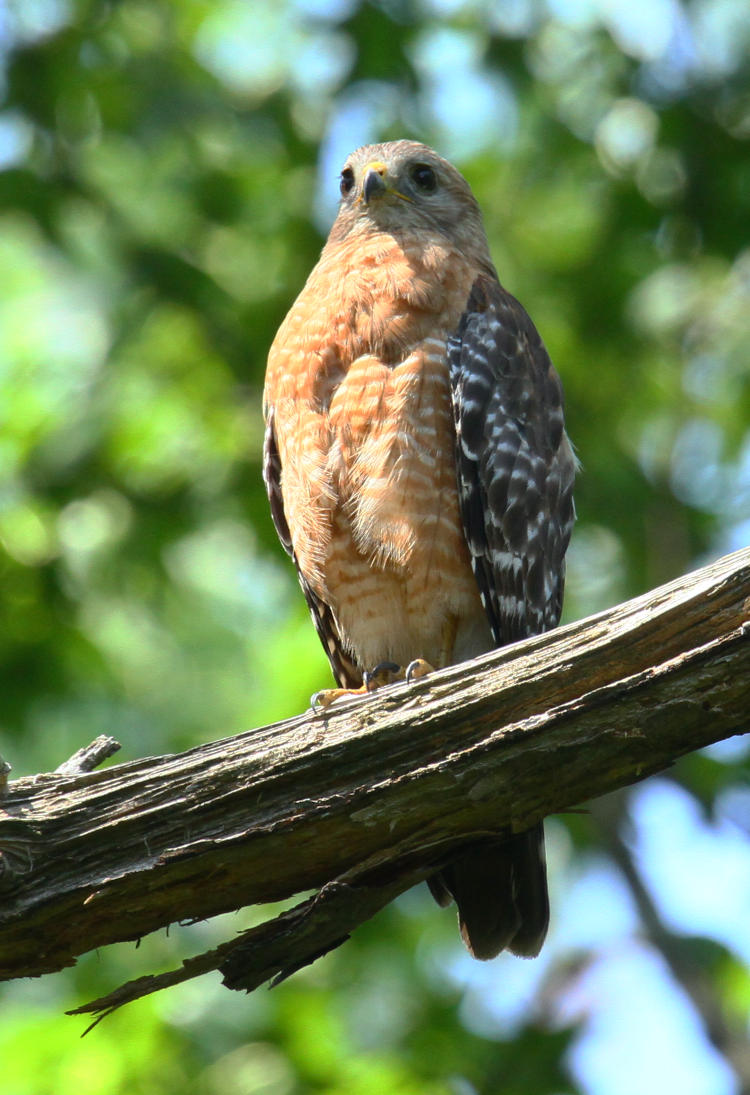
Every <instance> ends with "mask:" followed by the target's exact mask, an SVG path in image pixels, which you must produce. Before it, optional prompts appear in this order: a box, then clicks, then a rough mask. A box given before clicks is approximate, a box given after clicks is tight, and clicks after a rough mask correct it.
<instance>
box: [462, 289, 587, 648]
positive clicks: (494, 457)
mask: <svg viewBox="0 0 750 1095" xmlns="http://www.w3.org/2000/svg"><path fill="white" fill-rule="evenodd" d="M448 360H449V365H450V374H451V390H452V395H453V412H454V420H455V426H456V466H457V476H458V491H459V500H460V508H461V519H462V522H463V526H464V531H465V535H466V541H467V544H468V546H469V550H470V552H471V559H472V565H473V567H474V574H475V575H476V579H477V584H478V585H479V591H480V594H481V597H482V603H483V604H484V608H485V611H486V613H487V617H488V619H489V622H490V626H491V628H492V633H493V636H494V638H495V642H496V643H497V644H498V645H502V644H503V643H507V642H512V641H515V640H517V639H522V638H525V637H526V636H528V635H536V634H539V633H540V632H542V631H546V630H547V629H548V628H550V627H554V626H555V624H557V622H558V621H559V619H560V613H561V610H562V596H563V584H564V579H565V551H566V548H567V546H568V541H569V539H570V533H571V530H572V527H573V520H574V516H575V511H574V507H573V478H574V475H575V457H574V456H573V453H572V449H571V448H570V445H569V444H568V441H567V438H566V436H565V432H564V422H563V393H562V385H561V384H560V379H559V377H558V375H557V373H556V372H555V370H554V368H553V366H552V362H551V361H550V358H549V355H548V353H547V351H546V349H545V348H544V344H543V342H542V340H541V338H540V336H539V333H538V332H537V330H536V328H535V327H534V324H533V323H532V322H531V319H530V318H529V316H528V315H527V313H526V312H525V310H524V309H523V307H522V306H521V305H520V304H519V302H518V301H517V300H516V299H515V298H514V297H512V296H511V295H510V293H507V292H506V291H505V290H504V289H503V288H502V287H501V286H500V284H499V283H498V282H497V281H494V280H493V279H491V278H489V277H485V276H482V277H479V278H477V280H476V282H475V283H474V286H473V288H472V291H471V295H470V297H469V301H468V304H467V308H466V311H465V313H464V315H463V317H462V319H461V323H460V325H459V328H458V331H457V332H456V334H455V336H454V337H453V338H451V339H450V340H449V343H448Z"/></svg>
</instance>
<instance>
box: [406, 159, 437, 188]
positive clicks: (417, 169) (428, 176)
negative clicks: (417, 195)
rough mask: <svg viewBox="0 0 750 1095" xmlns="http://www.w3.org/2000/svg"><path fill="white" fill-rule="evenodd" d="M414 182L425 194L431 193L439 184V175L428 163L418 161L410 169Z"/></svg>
mask: <svg viewBox="0 0 750 1095" xmlns="http://www.w3.org/2000/svg"><path fill="white" fill-rule="evenodd" d="M410 175H411V178H412V182H413V183H414V184H415V186H416V187H417V188H418V189H419V190H421V191H422V192H423V193H424V194H431V193H432V191H433V190H434V189H435V187H436V186H437V175H436V174H435V172H434V171H433V170H432V168H431V167H430V165H429V164H428V163H418V164H415V165H414V167H413V168H412V169H411V171H410Z"/></svg>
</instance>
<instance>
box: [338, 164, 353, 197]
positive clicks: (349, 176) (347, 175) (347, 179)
mask: <svg viewBox="0 0 750 1095" xmlns="http://www.w3.org/2000/svg"><path fill="white" fill-rule="evenodd" d="M353 186H354V172H353V171H352V169H351V167H345V168H344V170H343V171H342V172H341V182H340V183H339V187H340V189H341V193H342V194H343V195H344V197H346V195H347V194H348V193H349V191H350V190H351V188H352V187H353Z"/></svg>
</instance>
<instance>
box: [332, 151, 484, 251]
mask: <svg viewBox="0 0 750 1095" xmlns="http://www.w3.org/2000/svg"><path fill="white" fill-rule="evenodd" d="M340 185H341V205H340V207H339V214H338V217H337V218H336V223H335V224H334V226H333V229H332V230H331V239H332V240H340V239H344V238H345V237H347V236H349V235H350V234H352V233H357V232H370V231H372V230H375V231H381V232H389V233H393V234H399V235H403V236H408V235H409V233H412V232H413V233H418V234H419V236H420V238H422V239H423V238H425V237H429V236H430V235H434V234H436V233H437V234H439V235H442V236H446V237H448V238H449V239H450V241H451V242H452V243H453V244H455V245H457V246H459V247H460V248H461V249H462V250H465V249H466V247H468V246H469V245H470V246H471V247H472V248H476V246H477V243H479V242H481V243H482V244H483V245H484V247H485V249H486V243H485V234H484V227H483V225H482V215H481V213H480V211H479V206H478V204H477V201H476V199H475V197H474V195H473V194H472V192H471V189H470V187H469V184H468V183H467V181H466V179H465V178H464V177H463V175H461V174H460V173H459V172H458V171H457V170H456V169H455V167H454V166H453V165H452V164H450V163H448V161H447V160H444V159H443V157H442V156H438V154H437V152H433V150H432V149H431V148H428V147H427V145H424V144H419V143H418V142H417V141H389V142H387V143H386V144H371V145H364V146H363V147H362V148H358V149H357V150H356V151H355V152H352V154H351V155H350V156H349V157H348V158H347V160H346V163H345V164H344V167H343V170H342V172H341V183H340Z"/></svg>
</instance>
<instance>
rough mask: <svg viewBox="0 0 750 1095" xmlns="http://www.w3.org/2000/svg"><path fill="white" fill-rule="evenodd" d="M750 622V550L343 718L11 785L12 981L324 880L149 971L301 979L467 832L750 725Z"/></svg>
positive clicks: (4, 960)
mask: <svg viewBox="0 0 750 1095" xmlns="http://www.w3.org/2000/svg"><path fill="white" fill-rule="evenodd" d="M749 619H750V550H746V551H742V552H737V553H735V554H734V555H732V556H727V557H725V558H724V559H721V560H719V561H718V562H717V563H714V564H713V565H711V566H709V567H705V568H703V569H702V570H700V571H696V572H695V573H694V574H691V575H688V576H687V577H686V578H683V579H680V580H678V581H676V582H673V583H670V584H669V585H667V586H663V587H661V588H659V589H657V590H655V591H653V592H652V593H649V594H647V595H646V596H644V597H640V598H637V599H635V600H633V601H629V602H627V603H625V604H623V605H619V606H617V607H616V608H614V609H611V610H610V611H608V612H604V613H601V614H599V615H597V616H594V617H591V618H589V619H587V620H583V621H580V622H578V623H575V624H571V625H569V626H567V627H565V628H560V629H558V630H557V631H555V632H553V633H551V634H547V635H543V636H539V637H537V638H533V639H529V640H527V641H525V642H523V643H519V644H516V645H514V646H512V647H506V648H504V649H501V650H498V651H495V652H493V653H492V654H489V655H485V656H484V657H482V658H478V659H476V660H475V661H474V662H472V663H467V664H464V665H461V666H453V667H450V668H448V669H446V670H443V671H441V672H439V673H435V674H434V675H432V676H430V677H428V678H426V679H424V680H422V681H418V682H415V683H413V684H411V685H405V684H398V685H393V686H389V687H387V688H383V689H382V690H380V691H378V692H377V693H375V694H374V695H372V696H370V697H367V698H364V699H361V700H357V701H342V702H341V703H337V704H335V705H334V706H333V707H332V708H330V709H329V710H328V711H326V712H325V714H316V713H307V714H306V715H302V716H299V717H297V718H294V719H290V720H287V721H286V722H282V723H277V724H275V725H272V726H267V727H263V728H261V729H258V730H253V731H249V732H247V733H244V734H240V735H238V736H237V737H234V738H228V739H225V740H223V741H218V742H212V743H210V744H207V745H202V746H200V747H199V748H196V749H192V750H190V751H188V752H186V753H182V754H179V755H173V756H165V757H152V758H148V759H145V760H139V761H133V762H130V763H126V764H120V765H116V766H113V767H110V768H108V769H106V770H104V771H99V772H93V771H91V772H88V771H83V773H81V771H80V770H81V768H82V767H85V765H88V764H90V763H91V761H90V760H86V761H85V764H84V765H82V764H81V763H80V761H79V762H78V764H77V766H74V769H75V770H74V772H73V774H71V773H70V771H69V769H68V766H63V772H62V773H60V772H58V773H51V774H46V775H41V776H35V777H29V778H24V779H19V780H15V781H12V782H10V783H8V785H7V787H6V789H5V790H4V791H3V792H2V793H1V797H0V901H1V902H2V906H1V908H0V978H6V979H7V978H12V977H20V976H29V975H37V974H41V973H45V972H49V971H52V970H57V969H60V968H62V967H63V966H65V965H70V964H72V963H73V962H74V961H75V958H76V956H77V955H79V954H81V953H83V951H85V950H89V949H91V948H93V947H97V946H101V945H103V944H106V943H111V942H115V941H118V940H125V939H134V938H137V937H139V936H141V935H143V934H145V933H146V932H150V931H153V930H154V929H156V928H159V927H162V926H164V925H166V924H168V923H170V922H171V921H173V920H178V919H179V920H184V919H186V918H203V917H208V916H212V915H215V914H217V913H221V912H226V911H228V910H231V909H235V908H237V907H239V906H242V905H247V904H254V903H262V902H268V901H276V900H280V899H283V898H287V897H290V896H291V895H293V894H295V893H298V892H300V891H302V890H309V889H315V890H319V891H320V892H319V893H318V894H317V895H316V896H314V897H312V898H310V899H308V900H307V901H305V902H303V903H302V904H301V905H299V906H297V907H296V908H295V909H293V910H290V911H288V912H286V913H284V914H282V916H280V917H277V918H276V919H275V920H273V921H270V922H268V923H266V924H263V925H260V927H258V928H254V929H252V930H251V931H250V932H247V933H245V934H244V936H240V937H239V938H238V939H237V940H234V941H232V942H231V943H227V944H224V945H223V947H219V948H217V949H216V951H214V952H211V955H210V956H199V957H198V958H194V959H189V960H188V962H187V963H186V964H185V966H184V967H183V969H182V970H178V971H176V972H174V973H172V974H165V975H162V979H159V978H155V979H143V978H142V979H140V981H139V982H136V983H135V984H136V985H140V986H141V988H144V984H143V983H144V982H145V981H151V982H154V984H153V987H161V984H165V983H175V982H176V981H178V980H184V979H186V977H189V976H195V975H196V974H197V973H198V972H204V970H205V969H206V968H217V967H218V968H221V969H222V970H223V972H224V974H225V981H226V982H227V983H229V984H230V985H231V986H232V987H237V988H251V987H253V986H254V985H257V984H259V983H261V982H262V981H264V980H267V979H269V978H273V977H276V978H278V977H283V976H286V975H287V974H288V973H289V972H291V971H293V970H294V969H297V968H299V966H301V965H304V964H305V963H306V962H308V961H312V960H313V958H315V957H316V956H317V955H319V954H321V953H324V952H325V951H326V950H329V949H331V948H332V947H333V946H336V945H337V944H338V943H339V942H341V941H342V940H343V938H345V937H346V936H347V935H348V934H349V932H350V931H351V930H352V929H353V928H354V927H355V926H356V925H357V924H358V923H360V922H361V921H362V920H364V919H366V918H367V917H368V916H370V915H372V914H373V913H374V912H375V911H377V909H378V908H380V907H382V905H384V904H385V903H387V902H388V901H390V900H391V899H392V898H393V897H394V896H396V895H397V894H398V893H400V892H401V891H402V890H404V889H407V888H408V887H409V886H411V885H412V884H413V883H414V882H415V881H418V880H419V879H420V878H424V877H426V876H427V875H429V874H430V873H431V872H432V871H434V870H435V868H436V867H437V866H439V865H440V864H441V863H442V862H444V861H445V860H446V859H447V858H448V857H449V856H450V854H451V852H453V851H455V849H456V847H458V846H459V845H461V844H463V843H465V842H466V841H467V840H476V839H481V838H482V837H487V838H490V837H493V836H497V835H498V834H504V833H509V832H512V831H519V830H522V829H524V828H526V827H527V826H529V825H531V824H532V823H534V822H535V821H538V820H539V819H540V818H543V817H544V816H546V815H547V814H550V813H554V812H559V811H562V810H565V809H566V808H569V807H570V806H572V805H573V804H575V803H579V802H582V801H584V800H586V799H589V798H592V797H594V796H597V795H601V794H604V793H605V792H607V791H611V790H613V789H615V788H617V787H621V786H624V785H625V784H627V783H632V782H634V781H636V780H638V779H641V778H643V777H644V776H646V775H649V774H651V773H653V772H657V771H659V770H661V769H663V768H665V767H666V766H668V765H670V764H671V763H673V762H674V760H675V759H676V758H677V757H679V756H682V755H683V754H685V753H687V752H689V751H691V750H694V749H698V748H700V747H702V746H704V745H708V744H710V743H711V742H714V741H717V740H719V739H721V738H725V737H729V736H731V735H732V734H736V733H741V732H743V730H744V729H746V726H747V720H748V709H749V706H750V703H749V701H750V624H748V620H749ZM99 748H100V749H102V748H103V747H102V746H100V747H99ZM104 751H105V752H106V750H104ZM94 755H97V753H96V750H94ZM207 963H208V964H207ZM191 971H192V972H191ZM165 979H166V980H165ZM155 982H160V983H159V984H156V983H155ZM144 991H151V989H150V988H144ZM141 994H142V992H141V991H134V990H133V989H132V987H131V994H130V995H129V996H126V998H133V996H134V995H141ZM115 996H117V994H113V996H112V997H111V998H109V1000H106V999H105V1000H104V1001H99V1002H97V1004H98V1006H100V1007H105V1008H106V1007H110V1006H112V1003H113V997H115Z"/></svg>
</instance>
